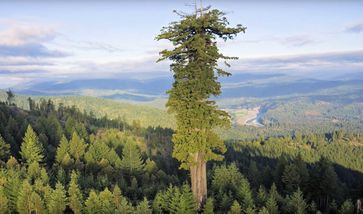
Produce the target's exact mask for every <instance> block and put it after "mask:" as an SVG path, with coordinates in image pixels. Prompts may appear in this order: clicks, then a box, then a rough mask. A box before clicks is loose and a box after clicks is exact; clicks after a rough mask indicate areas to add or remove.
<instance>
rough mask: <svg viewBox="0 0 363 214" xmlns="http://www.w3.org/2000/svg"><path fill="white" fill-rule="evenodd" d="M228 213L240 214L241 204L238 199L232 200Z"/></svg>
mask: <svg viewBox="0 0 363 214" xmlns="http://www.w3.org/2000/svg"><path fill="white" fill-rule="evenodd" d="M228 214H241V205H240V204H239V203H238V201H233V204H232V206H231V209H230V210H229V212H228Z"/></svg>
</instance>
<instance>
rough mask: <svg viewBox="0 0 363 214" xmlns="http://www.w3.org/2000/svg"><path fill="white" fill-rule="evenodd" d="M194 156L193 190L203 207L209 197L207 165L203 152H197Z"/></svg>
mask: <svg viewBox="0 0 363 214" xmlns="http://www.w3.org/2000/svg"><path fill="white" fill-rule="evenodd" d="M193 156H194V165H193V166H191V167H190V178H191V183H192V192H193V195H194V197H195V199H196V200H197V202H198V205H199V207H201V206H202V205H203V204H204V202H205V200H206V199H207V165H206V162H205V161H204V154H202V153H201V152H196V153H194V155H193Z"/></svg>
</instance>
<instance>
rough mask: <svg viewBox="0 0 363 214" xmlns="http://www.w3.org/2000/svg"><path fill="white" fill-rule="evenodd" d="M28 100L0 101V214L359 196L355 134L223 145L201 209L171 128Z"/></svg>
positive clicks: (337, 203)
mask: <svg viewBox="0 0 363 214" xmlns="http://www.w3.org/2000/svg"><path fill="white" fill-rule="evenodd" d="M29 104H30V105H31V106H32V107H31V110H23V109H20V108H18V107H17V106H15V105H9V104H6V103H1V104H0V118H1V119H0V135H1V138H0V147H1V153H0V160H1V162H0V164H1V171H0V181H1V183H0V184H1V185H0V207H1V213H17V212H18V213H64V212H65V213H196V212H197V211H199V212H202V213H317V212H322V213H323V212H329V213H353V210H354V207H355V203H356V200H357V199H359V198H361V197H362V195H363V184H362V181H363V164H362V161H361V160H362V158H363V157H362V154H363V146H362V145H363V139H362V136H358V135H352V134H349V133H345V132H341V131H335V132H332V133H326V134H321V135H316V134H311V135H304V136H302V135H301V134H299V133H297V134H296V135H294V136H284V137H271V138H266V139H262V138H260V139H256V140H251V141H230V142H229V141H228V142H226V148H227V152H226V153H225V155H224V156H225V158H224V160H223V161H215V162H213V161H212V162H208V164H207V172H208V174H207V182H208V187H209V188H208V196H207V199H206V202H205V204H204V205H203V207H202V208H198V204H197V202H196V201H195V199H194V197H193V194H192V192H191V187H190V184H189V173H188V172H187V171H185V170H180V169H179V166H180V163H179V162H178V161H177V160H176V159H174V158H172V151H173V144H172V142H171V139H172V135H173V132H174V131H173V130H172V129H168V128H160V127H148V128H143V127H140V126H137V125H130V124H127V123H126V122H124V121H122V120H109V119H105V118H95V117H94V116H92V115H90V114H88V113H84V112H80V111H79V110H78V109H77V108H75V107H63V106H62V105H60V106H54V104H53V103H52V101H51V100H48V101H46V100H43V101H42V102H40V103H34V101H32V100H31V99H29Z"/></svg>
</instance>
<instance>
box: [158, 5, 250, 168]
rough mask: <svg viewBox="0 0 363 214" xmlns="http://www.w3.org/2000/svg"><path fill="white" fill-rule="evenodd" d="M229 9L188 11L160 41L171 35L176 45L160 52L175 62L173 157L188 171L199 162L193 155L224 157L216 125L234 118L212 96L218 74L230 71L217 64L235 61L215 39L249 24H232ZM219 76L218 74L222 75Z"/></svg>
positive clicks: (218, 87)
mask: <svg viewBox="0 0 363 214" xmlns="http://www.w3.org/2000/svg"><path fill="white" fill-rule="evenodd" d="M227 25H228V21H227V19H226V18H225V17H224V13H222V12H220V11H218V10H210V11H206V12H205V13H203V15H201V16H197V15H187V16H183V17H182V19H181V20H180V21H177V22H173V23H171V24H170V25H169V26H168V27H164V28H163V29H162V31H161V34H160V35H158V36H157V37H156V39H157V40H162V39H166V40H169V41H170V42H172V43H173V45H174V47H175V48H174V49H173V50H163V51H161V52H160V54H161V58H160V59H159V61H160V60H165V59H169V60H171V61H173V64H171V66H170V67H171V70H172V71H173V72H174V80H175V81H174V83H173V86H172V89H170V90H169V91H168V92H167V93H168V94H169V100H168V102H167V107H168V110H169V112H171V113H174V114H175V118H176V121H177V122H176V131H175V134H174V135H173V143H174V151H173V156H174V157H175V158H176V159H178V160H179V161H181V167H182V168H185V169H189V167H190V166H191V165H193V164H194V154H195V153H197V152H200V153H201V154H203V158H204V161H208V160H221V159H222V157H223V156H221V155H220V154H218V153H215V150H218V151H221V152H224V151H225V146H224V143H223V141H222V140H221V139H220V138H219V137H218V135H217V134H215V133H214V132H213V129H214V128H216V127H228V126H229V125H230V117H229V115H228V113H227V112H225V111H223V110H219V109H218V107H217V105H216V103H215V101H212V100H209V98H210V97H211V96H218V95H220V94H221V85H220V83H219V82H218V76H225V75H230V74H229V73H227V72H225V71H224V70H222V69H221V68H218V60H219V59H222V60H223V59H224V60H227V59H236V58H235V57H227V56H224V55H223V54H220V53H219V50H218V47H217V44H216V42H215V40H216V37H219V38H222V39H224V40H227V39H233V38H234V36H236V35H237V34H238V33H239V32H241V31H243V32H244V31H245V28H243V27H242V26H240V25H238V26H237V27H236V28H230V27H227ZM217 75H218V76H217Z"/></svg>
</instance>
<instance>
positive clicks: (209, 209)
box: [203, 198, 214, 214]
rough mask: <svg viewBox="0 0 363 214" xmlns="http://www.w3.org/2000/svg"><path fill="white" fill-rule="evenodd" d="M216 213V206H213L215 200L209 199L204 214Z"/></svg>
mask: <svg viewBox="0 0 363 214" xmlns="http://www.w3.org/2000/svg"><path fill="white" fill-rule="evenodd" d="M213 213H214V205H213V198H207V201H206V202H205V205H204V209H203V214H213Z"/></svg>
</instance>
